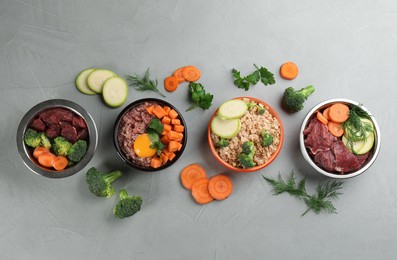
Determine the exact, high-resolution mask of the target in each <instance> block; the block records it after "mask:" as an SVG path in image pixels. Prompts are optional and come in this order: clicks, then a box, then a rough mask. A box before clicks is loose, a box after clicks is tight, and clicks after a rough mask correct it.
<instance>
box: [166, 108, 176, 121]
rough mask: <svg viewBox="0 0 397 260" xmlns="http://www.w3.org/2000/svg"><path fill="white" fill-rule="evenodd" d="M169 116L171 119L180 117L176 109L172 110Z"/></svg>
mask: <svg viewBox="0 0 397 260" xmlns="http://www.w3.org/2000/svg"><path fill="white" fill-rule="evenodd" d="M168 116H169V117H170V118H171V119H175V118H177V117H178V112H176V111H175V110H174V109H171V110H170V112H168Z"/></svg>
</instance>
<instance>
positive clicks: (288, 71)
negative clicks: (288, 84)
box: [280, 61, 298, 80]
mask: <svg viewBox="0 0 397 260" xmlns="http://www.w3.org/2000/svg"><path fill="white" fill-rule="evenodd" d="M280 76H281V77H282V78H283V79H288V80H292V79H294V78H296V76H298V66H297V65H296V64H295V63H293V62H290V61H289V62H286V63H284V64H283V65H281V67H280Z"/></svg>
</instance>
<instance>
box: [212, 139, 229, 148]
mask: <svg viewBox="0 0 397 260" xmlns="http://www.w3.org/2000/svg"><path fill="white" fill-rule="evenodd" d="M228 145H229V141H228V140H227V139H225V138H221V139H220V140H219V141H218V142H217V143H216V144H215V146H216V147H218V148H220V147H226V146H228Z"/></svg>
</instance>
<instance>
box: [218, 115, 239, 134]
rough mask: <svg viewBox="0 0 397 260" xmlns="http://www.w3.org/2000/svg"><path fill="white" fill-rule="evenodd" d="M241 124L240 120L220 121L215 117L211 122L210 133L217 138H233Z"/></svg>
mask: <svg viewBox="0 0 397 260" xmlns="http://www.w3.org/2000/svg"><path fill="white" fill-rule="evenodd" d="M240 127H241V122H240V119H238V118H235V119H221V118H220V117H219V116H215V117H214V119H212V122H211V131H212V132H213V133H214V134H216V135H217V136H220V137H223V138H233V137H235V136H236V135H237V134H238V132H239V131H240Z"/></svg>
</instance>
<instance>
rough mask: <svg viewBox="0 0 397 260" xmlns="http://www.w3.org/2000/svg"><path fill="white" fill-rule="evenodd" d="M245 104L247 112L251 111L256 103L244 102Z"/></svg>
mask: <svg viewBox="0 0 397 260" xmlns="http://www.w3.org/2000/svg"><path fill="white" fill-rule="evenodd" d="M246 103H247V107H248V110H251V109H253V108H254V107H255V105H256V103H255V102H254V101H249V102H246Z"/></svg>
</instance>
